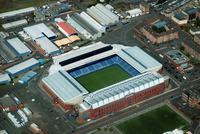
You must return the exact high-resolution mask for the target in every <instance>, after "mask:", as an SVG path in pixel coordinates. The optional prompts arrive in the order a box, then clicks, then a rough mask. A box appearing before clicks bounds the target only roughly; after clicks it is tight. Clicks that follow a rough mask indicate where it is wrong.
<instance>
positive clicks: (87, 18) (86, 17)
mask: <svg viewBox="0 0 200 134" xmlns="http://www.w3.org/2000/svg"><path fill="white" fill-rule="evenodd" d="M80 15H81V17H82V18H83V19H84V20H85V21H87V22H88V23H89V24H90V25H91V26H92V27H94V28H95V29H96V30H97V31H99V32H100V33H101V34H103V33H105V32H106V27H105V26H102V25H101V24H99V23H98V22H97V21H96V20H94V19H93V18H92V17H90V16H89V15H88V14H87V13H86V12H84V11H83V12H81V13H80Z"/></svg>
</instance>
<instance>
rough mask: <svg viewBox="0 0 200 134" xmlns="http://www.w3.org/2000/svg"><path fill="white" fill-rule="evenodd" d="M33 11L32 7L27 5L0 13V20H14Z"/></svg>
mask: <svg viewBox="0 0 200 134" xmlns="http://www.w3.org/2000/svg"><path fill="white" fill-rule="evenodd" d="M34 11H35V8H34V7H28V8H23V9H19V10H14V11H9V12H5V13H0V20H2V21H3V22H11V21H16V20H19V19H22V18H23V17H24V16H26V15H29V14H33V13H34Z"/></svg>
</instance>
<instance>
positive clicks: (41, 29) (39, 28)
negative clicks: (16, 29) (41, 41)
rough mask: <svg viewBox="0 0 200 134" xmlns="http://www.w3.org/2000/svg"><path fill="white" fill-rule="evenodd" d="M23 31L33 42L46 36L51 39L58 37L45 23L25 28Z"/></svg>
mask: <svg viewBox="0 0 200 134" xmlns="http://www.w3.org/2000/svg"><path fill="white" fill-rule="evenodd" d="M23 29H24V31H25V33H27V34H28V35H29V36H30V37H31V38H32V39H33V40H36V39H37V38H40V37H43V36H46V37H47V38H49V39H53V38H56V37H57V35H56V34H55V33H54V32H53V31H52V30H51V29H49V28H48V27H47V26H46V25H45V24H44V23H40V24H36V25H33V26H29V27H25V28H23Z"/></svg>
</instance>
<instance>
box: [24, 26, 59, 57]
mask: <svg viewBox="0 0 200 134" xmlns="http://www.w3.org/2000/svg"><path fill="white" fill-rule="evenodd" d="M24 32H25V33H26V34H28V35H29V36H30V37H31V38H32V40H34V41H35V42H36V44H38V45H39V46H40V47H41V48H42V49H43V50H44V51H45V53H46V54H47V55H57V54H60V51H59V49H58V48H57V47H56V46H55V45H54V44H53V43H52V42H51V40H50V39H54V38H56V37H57V35H56V34H55V33H54V32H53V31H52V30H51V29H49V28H48V27H47V26H46V25H45V24H44V23H40V24H36V25H33V26H29V27H25V28H24Z"/></svg>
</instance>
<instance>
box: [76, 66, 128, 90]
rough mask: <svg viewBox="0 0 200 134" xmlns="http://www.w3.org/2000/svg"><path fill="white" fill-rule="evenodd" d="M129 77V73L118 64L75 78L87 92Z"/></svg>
mask: <svg viewBox="0 0 200 134" xmlns="http://www.w3.org/2000/svg"><path fill="white" fill-rule="evenodd" d="M130 77H131V75H129V74H128V73H127V72H126V71H124V70H123V69H122V68H121V67H120V66H118V65H112V66H110V67H107V68H104V69H101V70H98V71H95V72H93V73H90V74H87V75H84V76H81V77H79V78H76V80H77V81H78V82H79V83H80V84H81V85H82V86H84V87H85V88H86V89H87V90H88V91H89V92H94V91H96V90H99V89H101V88H104V87H106V86H109V85H112V84H115V83H117V82H120V81H122V80H125V79H128V78H130Z"/></svg>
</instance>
